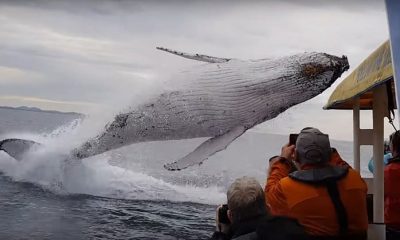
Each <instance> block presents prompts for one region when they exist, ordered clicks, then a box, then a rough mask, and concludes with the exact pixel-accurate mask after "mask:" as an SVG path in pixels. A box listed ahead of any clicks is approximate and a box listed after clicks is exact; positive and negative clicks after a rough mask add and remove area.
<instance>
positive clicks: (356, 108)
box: [353, 97, 360, 172]
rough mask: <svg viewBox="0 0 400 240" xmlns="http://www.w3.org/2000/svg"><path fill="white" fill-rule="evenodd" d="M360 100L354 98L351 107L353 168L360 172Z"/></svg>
mask: <svg viewBox="0 0 400 240" xmlns="http://www.w3.org/2000/svg"><path fill="white" fill-rule="evenodd" d="M359 139H360V98H359V97H356V98H354V105H353V159H354V162H353V163H354V168H355V169H356V170H357V171H358V172H360V140H359Z"/></svg>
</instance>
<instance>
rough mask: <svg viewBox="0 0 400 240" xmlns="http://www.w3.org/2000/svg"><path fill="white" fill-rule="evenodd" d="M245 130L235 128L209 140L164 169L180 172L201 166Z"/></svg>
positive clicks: (241, 127) (166, 165)
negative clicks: (197, 165)
mask: <svg viewBox="0 0 400 240" xmlns="http://www.w3.org/2000/svg"><path fill="white" fill-rule="evenodd" d="M246 130H247V129H246V128H245V127H244V126H238V127H235V128H233V129H231V130H229V131H228V132H226V133H224V134H222V135H219V136H216V137H213V138H210V139H208V140H207V141H205V142H203V143H202V144H201V145H200V146H198V147H197V148H196V149H195V150H194V151H193V152H191V153H189V154H188V155H186V156H185V157H183V158H181V159H179V160H178V161H176V162H173V163H169V164H165V165H164V168H166V169H167V170H170V171H175V170H182V169H185V168H187V167H190V166H193V165H195V164H201V163H202V162H203V161H204V160H206V159H207V158H208V157H210V156H211V155H213V154H214V153H216V152H219V151H221V150H224V149H225V148H226V147H227V146H228V145H229V144H230V143H231V142H233V140H235V139H236V138H238V137H239V136H240V135H242V134H243V133H244V132H245V131H246Z"/></svg>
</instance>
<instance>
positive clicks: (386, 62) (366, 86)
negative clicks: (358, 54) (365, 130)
mask: <svg viewBox="0 0 400 240" xmlns="http://www.w3.org/2000/svg"><path fill="white" fill-rule="evenodd" d="M391 78H393V70H392V58H391V54H390V44H389V41H386V42H385V43H384V44H382V45H381V46H380V47H379V48H378V49H376V50H375V51H374V52H373V53H372V54H371V55H370V56H369V57H368V58H366V59H365V60H364V61H363V62H362V63H361V64H360V65H359V66H358V67H357V68H356V69H355V70H354V71H353V72H352V73H351V74H350V75H349V76H348V77H347V78H346V79H344V80H343V81H342V82H341V83H340V84H339V85H338V86H337V87H336V89H335V91H334V92H333V93H332V95H331V96H330V98H329V100H328V103H327V104H326V105H325V107H324V108H325V109H348V108H351V106H350V105H351V104H350V105H349V101H350V102H352V100H353V98H354V97H357V96H360V95H362V94H364V93H366V92H367V91H369V90H371V89H372V88H374V87H376V86H378V85H380V84H382V83H384V82H386V81H387V80H389V79H391ZM346 102H347V103H346ZM361 108H364V109H365V108H366V106H364V107H363V106H361Z"/></svg>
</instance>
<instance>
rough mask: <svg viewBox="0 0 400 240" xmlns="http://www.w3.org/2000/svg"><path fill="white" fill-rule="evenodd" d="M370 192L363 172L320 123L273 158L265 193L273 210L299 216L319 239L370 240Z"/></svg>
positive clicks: (305, 130) (295, 216)
mask: <svg viewBox="0 0 400 240" xmlns="http://www.w3.org/2000/svg"><path fill="white" fill-rule="evenodd" d="M293 163H294V164H293ZM293 165H296V166H297V167H298V170H294V171H293ZM366 195H367V186H366V184H365V182H364V181H363V179H362V178H361V176H360V174H359V173H358V172H356V171H354V170H353V169H352V168H351V167H350V166H349V165H348V164H347V163H345V162H344V161H343V160H342V159H341V158H340V156H339V154H338V153H337V151H336V150H334V149H332V148H331V146H330V142H329V136H328V135H327V134H324V133H322V132H321V131H319V130H318V129H316V128H304V129H303V130H302V131H301V132H300V133H299V135H298V138H297V140H296V144H293V145H289V144H287V145H285V146H283V147H282V152H281V155H280V156H276V157H272V158H271V159H270V167H269V175H268V179H267V183H266V186H265V196H266V200H267V202H268V204H269V205H270V209H271V212H272V214H275V215H282V216H288V217H292V218H295V219H297V220H298V221H299V222H300V224H302V225H303V226H304V228H305V230H306V232H307V233H308V234H309V235H310V236H312V238H313V239H327V238H328V239H366V238H367V229H368V217H367V207H366Z"/></svg>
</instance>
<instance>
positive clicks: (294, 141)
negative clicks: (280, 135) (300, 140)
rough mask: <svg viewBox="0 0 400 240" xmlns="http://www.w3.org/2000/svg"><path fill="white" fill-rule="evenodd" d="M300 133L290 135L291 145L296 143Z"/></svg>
mask: <svg viewBox="0 0 400 240" xmlns="http://www.w3.org/2000/svg"><path fill="white" fill-rule="evenodd" d="M298 136H299V134H295V133H292V134H290V135H289V145H296V141H297V137H298Z"/></svg>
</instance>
